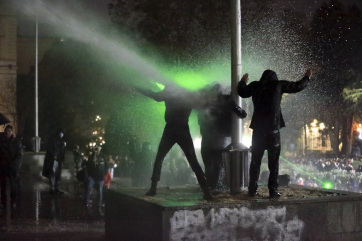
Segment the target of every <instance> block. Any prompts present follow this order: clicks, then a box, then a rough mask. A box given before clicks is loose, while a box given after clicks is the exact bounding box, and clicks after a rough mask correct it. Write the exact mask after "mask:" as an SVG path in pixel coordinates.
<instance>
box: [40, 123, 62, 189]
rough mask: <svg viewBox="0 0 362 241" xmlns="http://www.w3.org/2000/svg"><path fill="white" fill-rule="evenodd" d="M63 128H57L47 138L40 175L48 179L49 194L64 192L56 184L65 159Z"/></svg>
mask: <svg viewBox="0 0 362 241" xmlns="http://www.w3.org/2000/svg"><path fill="white" fill-rule="evenodd" d="M63 137H64V130H63V129H59V130H58V131H57V132H56V133H55V134H54V135H53V136H51V137H50V138H49V139H48V142H47V149H46V150H47V152H46V154H45V158H44V165H43V171H42V175H43V176H44V177H46V178H48V179H49V184H50V191H49V192H50V194H64V192H63V191H61V190H60V189H59V188H58V186H59V182H60V177H61V172H62V166H63V162H64V160H65V147H66V143H65V141H64V138H63Z"/></svg>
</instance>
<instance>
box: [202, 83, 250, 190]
mask: <svg viewBox="0 0 362 241" xmlns="http://www.w3.org/2000/svg"><path fill="white" fill-rule="evenodd" d="M205 92H206V93H205V95H206V99H207V100H208V101H207V104H206V105H205V106H204V108H203V109H202V110H200V111H199V114H198V121H199V125H200V133H201V136H202V141H201V156H202V160H203V162H204V165H205V175H206V180H207V182H208V188H209V189H211V190H214V189H216V188H217V184H218V181H219V175H220V171H221V170H222V153H223V151H224V150H225V148H226V147H227V146H229V145H230V144H231V132H232V125H231V122H232V115H233V113H235V114H236V115H237V116H238V117H239V118H245V117H246V115H247V114H246V112H245V111H244V110H243V109H241V108H240V107H239V106H238V105H237V104H236V103H235V102H234V101H233V100H232V98H231V96H230V95H226V94H223V93H222V89H221V85H220V84H215V85H213V86H212V87H211V88H208V89H205Z"/></svg>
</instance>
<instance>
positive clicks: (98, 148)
mask: <svg viewBox="0 0 362 241" xmlns="http://www.w3.org/2000/svg"><path fill="white" fill-rule="evenodd" d="M101 149H102V148H101V147H100V146H94V147H93V150H94V152H95V153H96V154H99V153H100V152H101Z"/></svg>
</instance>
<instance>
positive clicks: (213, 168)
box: [201, 141, 223, 189]
mask: <svg viewBox="0 0 362 241" xmlns="http://www.w3.org/2000/svg"><path fill="white" fill-rule="evenodd" d="M222 152H223V150H222V149H215V148H213V147H212V146H211V145H208V143H207V142H206V141H202V142H201V156H202V160H203V162H204V165H205V175H206V180H207V186H208V187H210V188H211V189H215V188H216V187H217V183H218V181H219V175H220V171H221V168H222Z"/></svg>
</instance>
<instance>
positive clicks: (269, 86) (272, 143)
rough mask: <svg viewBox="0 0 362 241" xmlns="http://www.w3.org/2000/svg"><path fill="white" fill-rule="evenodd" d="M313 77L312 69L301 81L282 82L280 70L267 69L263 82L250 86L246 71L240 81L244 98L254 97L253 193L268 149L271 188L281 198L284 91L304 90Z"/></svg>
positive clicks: (250, 191)
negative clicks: (281, 137) (279, 183)
mask: <svg viewBox="0 0 362 241" xmlns="http://www.w3.org/2000/svg"><path fill="white" fill-rule="evenodd" d="M311 76H312V71H311V70H308V71H307V72H306V73H305V75H304V77H303V78H302V79H301V80H299V81H297V82H290V81H279V80H278V77H277V75H276V73H275V72H274V71H272V70H265V71H264V73H263V75H262V76H261V78H260V81H254V82H252V83H250V84H249V85H246V83H247V82H248V80H249V75H248V74H244V76H243V77H242V78H241V81H240V82H239V84H238V93H239V95H240V96H241V97H243V98H249V97H252V100H253V104H254V113H253V117H252V120H251V124H250V128H251V129H253V137H252V148H251V153H252V156H251V163H250V181H249V188H248V189H249V191H248V192H249V196H255V195H256V193H257V188H258V184H257V181H258V179H259V174H260V165H261V160H262V158H263V155H264V151H265V150H267V151H268V168H269V172H270V174H269V179H268V188H269V196H270V197H271V198H275V197H280V195H281V194H280V193H278V174H279V155H280V132H279V129H280V128H282V127H285V122H284V119H283V116H282V112H281V107H280V103H281V100H282V96H283V94H284V93H296V92H299V91H301V90H303V89H304V88H305V87H306V86H307V84H308V82H309V79H310V77H311Z"/></svg>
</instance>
